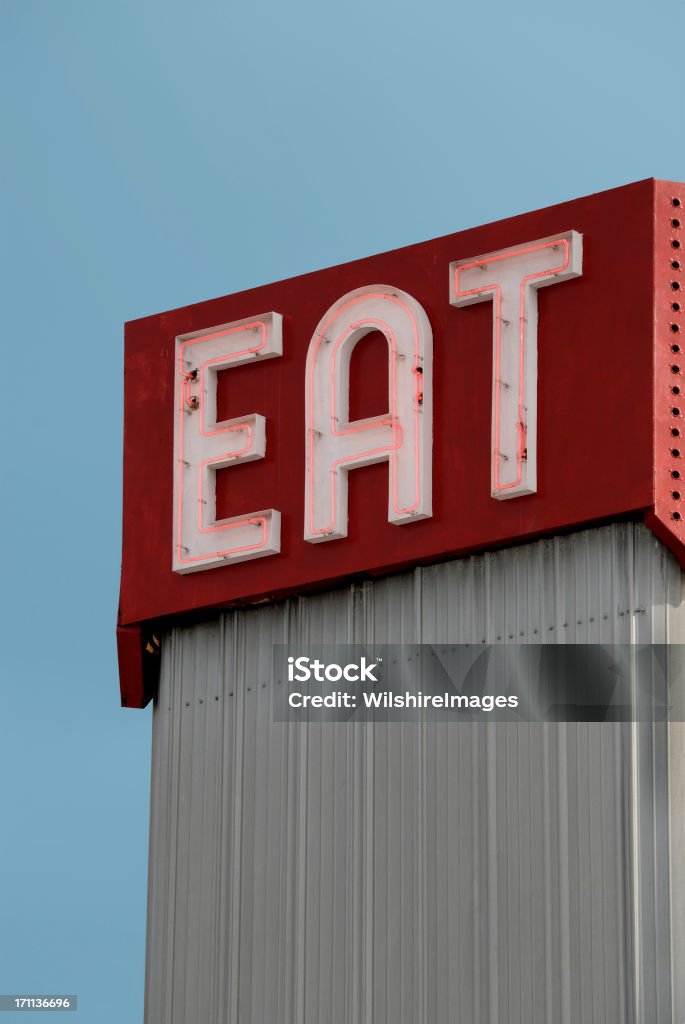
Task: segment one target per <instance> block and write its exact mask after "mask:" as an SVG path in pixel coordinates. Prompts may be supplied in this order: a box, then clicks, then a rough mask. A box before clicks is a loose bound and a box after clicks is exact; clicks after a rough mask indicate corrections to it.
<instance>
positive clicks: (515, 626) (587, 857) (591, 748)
mask: <svg viewBox="0 0 685 1024" xmlns="http://www.w3.org/2000/svg"><path fill="white" fill-rule="evenodd" d="M680 600H681V577H680V571H679V569H678V567H677V565H676V563H675V562H674V560H673V559H672V558H671V557H670V555H668V553H667V552H666V551H665V549H664V548H663V547H662V546H661V545H660V544H659V543H658V542H657V541H656V540H655V539H654V538H653V537H652V535H651V534H650V533H648V531H647V530H646V529H645V528H644V527H642V526H639V525H636V524H620V525H619V524H617V525H612V526H609V527H606V528H602V529H599V530H593V531H586V532H583V533H578V534H575V535H571V536H567V537H562V538H554V539H551V540H546V541H540V542H538V543H535V544H530V545H526V546H521V547H518V548H511V549H508V550H505V551H500V552H496V553H492V554H484V555H478V556H474V557H472V558H468V559H462V560H458V561H452V562H447V563H443V564H440V565H435V566H432V567H429V568H419V569H416V570H414V571H412V572H410V573H406V574H403V575H400V576H395V577H392V578H388V579H384V580H380V581H376V582H369V583H365V584H362V585H359V586H354V587H351V588H347V589H344V590H338V591H334V592H328V593H325V594H320V595H314V596H307V597H300V598H294V599H291V600H289V601H286V602H284V603H281V604H278V605H271V606H262V607H259V608H256V609H251V610H245V611H234V612H229V613H227V614H225V615H223V616H222V617H221V618H220V619H217V620H216V621H214V622H210V623H208V624H205V625H200V626H193V627H192V628H188V629H180V628H179V629H175V630H174V631H173V632H172V633H171V634H169V635H168V636H166V637H165V638H164V645H163V664H162V679H161V684H160V692H159V697H158V700H157V701H156V704H155V709H154V728H153V780H152V831H151V853H150V857H151V860H150V890H149V934H148V966H147V1006H146V1021H147V1024H181V1022H183V1024H247V1022H249V1024H328V1022H330V1024H551V1022H554V1024H588V1022H598V1024H599V1022H602V1024H608V1022H611V1024H614V1022H616V1024H622V1022H637V1021H644V1022H645V1024H647V1022H648V1024H660V1022H662V1021H664V1022H666V1021H668V1022H669V1024H670V1022H671V1012H670V956H671V952H670V944H669V926H668V920H669V917H668V910H669V908H668V902H669V888H668V859H669V851H668V845H667V835H668V821H667V809H666V808H667V800H666V781H667V745H666V742H665V727H664V726H660V727H653V726H644V725H640V726H636V725H621V724H616V725H614V724H597V723H591V724H521V725H518V724H517V725H512V724H505V723H497V722H492V723H484V724H468V725H452V724H448V723H444V722H439V723H421V722H408V723H392V724H381V723H376V724H373V725H372V724H369V723H360V722H357V723H354V724H341V723H338V724H332V723H326V724H321V723H317V724H308V725H304V724H283V723H275V722H274V721H273V715H272V692H271V691H272V681H271V674H272V668H271V659H272V650H271V648H272V644H274V643H284V642H287V643H291V644H292V645H293V647H294V648H296V647H297V645H298V644H299V643H307V642H308V641H316V642H322V641H323V642H326V643H332V642H340V643H353V642H357V643H363V642H366V641H374V642H376V643H393V642H403V643H422V642H444V643H481V642H482V641H486V642H488V643H496V642H512V641H518V642H529V643H531V642H532V643H538V642H551V643H560V642H564V643H578V642H582V643H588V642H606V643H624V642H641V643H648V642H667V641H668V640H669V637H672V636H673V631H674V629H678V630H680V621H681V616H680V614H679V612H678V608H679V606H680ZM678 636H682V632H679V633H678ZM659 730H661V732H659Z"/></svg>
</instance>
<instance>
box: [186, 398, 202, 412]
mask: <svg viewBox="0 0 685 1024" xmlns="http://www.w3.org/2000/svg"><path fill="white" fill-rule="evenodd" d="M186 404H187V405H188V406H189V408H191V409H197V408H199V405H200V399H199V398H198V397H197V395H189V396H188V398H187V399H186Z"/></svg>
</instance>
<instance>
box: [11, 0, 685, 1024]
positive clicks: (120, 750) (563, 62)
mask: <svg viewBox="0 0 685 1024" xmlns="http://www.w3.org/2000/svg"><path fill="white" fill-rule="evenodd" d="M684 21H685V18H684V15H683V7H682V4H681V3H666V2H661V0H657V2H656V3H655V4H653V5H651V7H650V8H649V9H648V7H647V5H645V4H638V3H636V2H621V3H618V2H615V0H608V2H607V0H604V2H603V3H601V4H598V3H596V2H592V3H589V2H586V0H579V2H576V3H575V4H573V5H571V4H567V5H559V4H551V3H549V2H547V3H544V4H543V3H539V2H529V0H524V2H523V3H520V4H505V3H503V2H501V0H493V2H492V3H490V4H489V5H487V6H485V5H480V4H468V5H467V4H465V3H463V2H459V0H457V2H456V3H454V2H453V3H449V4H448V3H444V2H435V0H427V2H426V3H424V4H421V5H419V4H417V3H407V2H406V0H401V2H396V3H393V4H391V3H389V2H387V0H379V2H374V0H371V2H370V3H369V4H368V5H367V4H366V3H362V2H360V0H355V2H352V3H348V4H345V5H332V4H325V3H313V2H311V0H309V2H297V0H295V2H292V3H290V4H277V3H275V2H273V0H263V2H256V3H251V4H236V3H233V4H228V3H226V2H222V3H219V2H215V0H195V2H194V3H193V4H189V3H180V2H178V0H164V2H162V0H135V2H133V0H116V2H114V0H109V2H103V0H79V2H76V0H0V48H1V53H0V56H1V59H0V78H1V79H2V82H1V83H0V84H1V89H0V97H1V99H0V109H1V111H2V114H1V117H2V121H1V129H2V131H1V139H2V149H1V152H2V156H1V160H0V182H1V189H0V205H1V209H2V219H1V222H0V237H1V238H2V246H1V247H0V260H1V266H0V295H1V296H2V353H3V363H4V368H5V387H4V389H3V398H4V402H3V408H4V414H3V415H2V458H1V459H0V488H1V490H0V499H1V500H0V530H1V534H0V535H1V537H2V563H1V568H0V574H1V575H0V579H1V581H2V584H1V586H0V623H1V631H2V643H0V779H1V780H2V781H1V782H0V810H1V813H2V828H1V829H0V921H2V927H1V928H0V992H4V993H12V992H19V991H21V992H27V991H33V992H76V993H78V996H79V1000H80V1006H81V1009H80V1010H79V1012H78V1013H77V1014H75V1015H74V1018H73V1019H75V1020H82V1021H84V1022H86V1024H124V1022H125V1024H136V1022H139V1021H142V1017H143V983H144V942H145V896H146V883H147V859H146V858H147V829H148V817H147V816H148V806H149V760H150V724H151V716H150V710H149V709H148V710H147V711H144V712H134V711H122V710H120V709H119V707H118V689H117V686H118V684H117V667H116V659H115V645H114V624H115V615H116V604H117V588H118V571H119V563H120V537H119V533H120V490H121V438H122V362H123V349H122V336H123V331H122V325H123V323H124V321H125V320H129V319H133V318H135V317H138V316H143V315H145V314H148V313H154V312H157V311H159V310H161V309H167V308H172V307H175V306H180V305H184V304H186V303H189V302H194V301H198V300H200V299H204V298H209V297H211V296H215V295H220V294H225V293H228V292H232V291H237V290H240V289H243V288H247V287H250V286H252V285H258V284H261V283H265V282H267V281H270V280H276V279H279V278H283V277H288V276H290V275H294V274H299V273H302V272H305V271H309V270H314V269H317V268H319V267H323V266H327V265H330V264H335V263H340V262H343V261H345V260H351V259H355V258H357V257H360V256H365V255H368V254H370V253H373V252H379V251H383V250H385V249H390V248H395V247H396V246H399V245H404V244H408V243H411V242H416V241H420V240H422V239H426V238H430V237H433V236H435V235H439V234H446V233H447V232H450V231H455V230H458V229H460V228H464V227H468V226H471V225H473V224H477V223H480V222H483V221H488V220H495V219H497V218H499V217H503V216H509V215H511V214H515V213H519V212H522V211H524V210H528V209H535V208H536V207H539V206H545V205H548V204H551V203H555V202H558V201H562V200H565V199H569V198H573V197H575V196H580V195H584V194H586V193H589V192H594V191H598V190H600V189H604V188H609V187H611V186H614V185H620V184H623V183H625V182H628V181H632V180H636V179H638V178H643V177H649V176H655V177H665V178H675V179H679V180H682V179H685V139H684V137H683V133H682V125H681V114H680V110H681V90H680V86H679V80H680V71H679V68H680V64H681V57H680V53H679V51H678V43H677V40H678V39H679V37H680V34H681V33H682V30H683V27H684V24H683V23H684ZM17 1016H18V1015H16V1014H8V1017H7V1020H8V1022H9V1021H10V1020H11V1019H13V1018H14V1017H17ZM32 1016H33V1015H29V1017H32ZM20 1019H26V1015H22V1016H21V1018H20ZM70 1019H71V1018H70ZM198 1024H201V1022H198Z"/></svg>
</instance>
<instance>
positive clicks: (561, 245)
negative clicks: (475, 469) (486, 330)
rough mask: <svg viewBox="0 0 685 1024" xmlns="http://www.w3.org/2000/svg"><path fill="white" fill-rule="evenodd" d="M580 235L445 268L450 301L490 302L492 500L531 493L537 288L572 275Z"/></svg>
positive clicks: (577, 265)
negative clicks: (491, 328) (491, 340)
mask: <svg viewBox="0 0 685 1024" xmlns="http://www.w3.org/2000/svg"><path fill="white" fill-rule="evenodd" d="M582 256H583V236H582V235H579V234H578V233H577V232H576V231H565V232H563V233H562V234H559V235H552V236H550V237H549V238H541V239H538V241H537V242H528V243H527V244H525V245H515V246H512V248H510V249H500V250H499V252H491V253H487V254H486V255H485V256H478V257H476V258H473V259H468V260H459V261H458V262H456V263H450V302H451V304H452V305H453V306H468V305H470V304H471V303H474V302H484V301H486V300H489V299H492V300H493V303H494V308H493V354H492V362H493V374H492V440H491V464H490V465H491V471H490V472H491V488H490V494H491V496H492V497H493V498H500V499H501V498H515V497H516V496H517V495H520V494H533V493H534V492H535V491H536V490H537V373H538V369H537V358H538V355H537V333H538V300H537V290H538V288H544V287H545V286H546V285H550V284H556V283H557V282H558V281H566V280H568V278H570V277H579V276H580V275H581V273H582Z"/></svg>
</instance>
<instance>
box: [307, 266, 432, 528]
mask: <svg viewBox="0 0 685 1024" xmlns="http://www.w3.org/2000/svg"><path fill="white" fill-rule="evenodd" d="M372 331H380V332H381V333H382V334H384V335H385V337H386V339H387V342H388V396H389V404H390V409H389V410H388V412H387V414H385V415H382V416H372V417H369V418H368V419H363V420H354V421H353V422H352V423H350V419H349V389H350V357H351V355H352V351H353V349H354V347H355V345H356V344H357V342H358V341H360V339H361V338H363V337H364V336H365V335H366V334H370V333H371V332H372ZM432 369H433V335H432V332H431V327H430V324H429V322H428V317H427V316H426V314H425V313H424V311H423V309H422V307H421V306H420V305H419V303H418V302H417V301H416V300H415V299H413V298H412V297H411V295H407V293H406V292H401V291H399V290H398V289H397V288H389V287H387V286H385V285H372V286H370V287H368V288H359V289H357V290H356V291H353V292H349V293H348V294H347V295H344V296H343V297H342V298H341V299H339V300H338V302H336V303H335V305H333V306H332V307H331V308H330V309H329V310H328V312H327V313H326V315H325V316H324V318H323V319H322V321H321V323H320V324H319V326H318V327H317V329H316V331H315V333H314V337H313V338H312V341H311V344H310V346H309V353H308V355H307V372H306V384H305V406H306V421H305V444H306V463H307V465H306V474H305V524H304V537H305V540H308V541H310V542H311V543H313V544H314V543H317V542H319V541H326V540H333V539H334V538H336V537H346V536H347V474H348V472H349V471H350V470H351V469H354V468H355V467H356V466H367V465H369V464H371V463H373V462H384V461H387V462H388V463H389V488H388V520H389V522H391V523H397V524H400V525H401V524H403V523H410V522H413V521H414V520H416V519H425V518H427V517H428V516H430V515H431V514H432V493H431V472H432V466H431V462H432V444H433V419H432V392H433V388H432Z"/></svg>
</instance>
